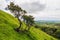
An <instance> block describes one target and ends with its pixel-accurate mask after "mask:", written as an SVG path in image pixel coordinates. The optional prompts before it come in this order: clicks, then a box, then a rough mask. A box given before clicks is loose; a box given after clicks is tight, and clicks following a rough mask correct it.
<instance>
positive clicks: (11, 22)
mask: <svg viewBox="0 0 60 40" xmlns="http://www.w3.org/2000/svg"><path fill="white" fill-rule="evenodd" d="M18 26H19V22H18V20H17V19H16V18H14V17H13V16H11V15H10V14H8V13H6V12H4V11H1V10H0V40H57V39H56V38H54V37H52V36H50V35H48V34H46V33H45V32H43V31H41V30H39V29H37V28H34V27H31V29H30V30H29V32H30V33H28V32H27V33H28V35H27V33H24V32H20V33H18V32H16V31H15V30H14V28H16V27H18ZM22 26H23V27H25V26H26V25H25V24H24V23H23V25H22Z"/></svg>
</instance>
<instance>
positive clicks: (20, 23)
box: [16, 13, 22, 32]
mask: <svg viewBox="0 0 60 40" xmlns="http://www.w3.org/2000/svg"><path fill="white" fill-rule="evenodd" d="M19 16H20V15H19V13H18V15H17V16H16V17H17V19H18V21H19V27H18V28H17V29H16V31H17V32H19V31H20V30H19V29H20V28H21V25H22V22H21V20H20V19H19Z"/></svg>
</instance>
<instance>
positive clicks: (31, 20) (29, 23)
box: [28, 15, 34, 30]
mask: <svg viewBox="0 0 60 40" xmlns="http://www.w3.org/2000/svg"><path fill="white" fill-rule="evenodd" d="M33 24H34V17H33V16H31V15H29V16H28V25H29V27H28V30H29V29H30V27H31V26H33Z"/></svg>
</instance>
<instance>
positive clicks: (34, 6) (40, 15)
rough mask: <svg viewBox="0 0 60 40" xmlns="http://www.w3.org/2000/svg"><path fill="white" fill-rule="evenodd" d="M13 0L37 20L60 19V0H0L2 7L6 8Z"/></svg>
mask: <svg viewBox="0 0 60 40" xmlns="http://www.w3.org/2000/svg"><path fill="white" fill-rule="evenodd" d="M12 1H13V2H14V3H15V4H18V5H19V6H20V7H22V8H23V9H24V10H26V11H27V12H28V13H27V15H32V16H34V18H35V20H60V0H18V1H17V0H0V9H1V10H4V9H5V7H7V4H9V3H10V2H12ZM5 11H6V10H5ZM7 12H9V11H7Z"/></svg>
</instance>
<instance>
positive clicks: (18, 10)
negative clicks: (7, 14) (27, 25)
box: [7, 2, 26, 31]
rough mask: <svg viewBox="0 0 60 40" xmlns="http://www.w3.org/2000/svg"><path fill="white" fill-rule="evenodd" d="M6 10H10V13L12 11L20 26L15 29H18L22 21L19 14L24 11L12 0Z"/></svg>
mask: <svg viewBox="0 0 60 40" xmlns="http://www.w3.org/2000/svg"><path fill="white" fill-rule="evenodd" d="M7 8H8V10H10V11H11V12H12V13H14V16H15V17H16V18H17V19H18V21H19V23H20V26H19V27H18V28H17V31H19V29H20V28H21V25H22V22H21V20H20V18H19V17H20V16H21V14H22V13H23V12H24V13H26V12H25V10H23V9H22V8H21V7H19V6H18V5H15V4H14V3H13V2H11V3H10V5H8V7H7Z"/></svg>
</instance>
